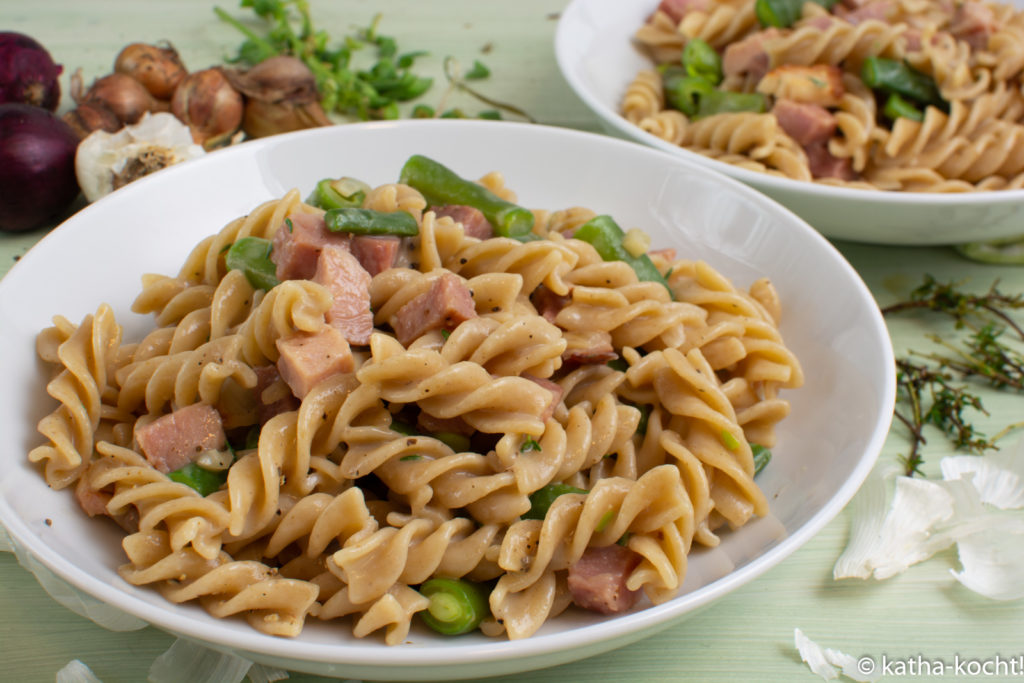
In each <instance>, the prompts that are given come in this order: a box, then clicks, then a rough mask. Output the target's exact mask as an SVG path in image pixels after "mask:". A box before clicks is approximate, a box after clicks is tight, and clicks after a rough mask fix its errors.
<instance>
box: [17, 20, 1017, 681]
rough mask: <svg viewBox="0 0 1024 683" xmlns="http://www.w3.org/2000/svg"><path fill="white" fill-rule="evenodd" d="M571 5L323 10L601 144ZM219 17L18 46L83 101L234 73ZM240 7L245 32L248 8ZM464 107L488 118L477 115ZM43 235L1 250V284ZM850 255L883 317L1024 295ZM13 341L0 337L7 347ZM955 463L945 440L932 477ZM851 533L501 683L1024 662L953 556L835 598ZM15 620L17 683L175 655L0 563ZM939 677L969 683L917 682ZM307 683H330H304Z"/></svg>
mask: <svg viewBox="0 0 1024 683" xmlns="http://www.w3.org/2000/svg"><path fill="white" fill-rule="evenodd" d="M623 1H624V2H625V1H628V0H623ZM564 4H565V3H564V2H562V1H558V0H515V1H514V2H507V3H497V2H493V1H487V0H483V1H472V0H446V1H444V2H440V1H434V2H428V1H426V0H419V1H416V0H403V1H401V2H384V1H382V2H368V1H365V0H332V1H330V2H327V1H324V0H321V1H320V2H314V3H313V12H314V18H315V19H316V21H317V23H318V24H319V25H321V26H322V27H324V28H326V29H328V30H329V31H331V32H332V35H341V34H342V33H343V32H345V31H347V30H349V29H350V28H351V27H353V26H363V25H366V24H367V23H368V22H369V20H370V19H371V18H372V16H373V14H374V13H375V12H381V13H382V14H383V19H382V21H381V24H380V30H381V32H382V33H385V34H388V35H393V36H395V37H396V38H397V39H398V41H399V46H400V48H401V49H402V50H412V49H425V50H428V51H429V52H430V53H431V56H430V57H428V58H425V59H424V60H422V62H421V68H420V70H421V71H424V72H427V73H430V74H432V75H434V76H435V77H437V79H438V85H436V86H435V87H434V88H433V89H432V91H431V92H430V93H429V94H428V95H427V96H426V97H425V98H424V101H425V102H427V103H429V104H432V105H437V104H438V102H439V99H440V97H441V93H442V91H443V77H442V71H441V61H442V59H443V58H444V57H445V56H447V55H451V56H454V57H455V58H456V59H458V60H459V61H460V62H461V63H463V64H464V65H466V66H467V67H468V66H469V65H470V64H471V63H472V60H473V59H475V58H480V59H482V60H483V61H485V62H486V63H487V65H488V66H489V67H490V68H491V70H492V77H491V79H490V80H489V81H486V82H484V83H482V84H481V85H480V87H481V89H482V90H484V91H485V92H487V94H489V95H491V96H493V97H496V98H497V99H501V100H505V101H511V102H515V103H516V104H517V105H518V106H520V107H522V108H524V109H525V110H527V111H529V112H530V113H531V114H532V115H533V116H534V117H535V118H536V119H537V120H538V121H540V122H542V123H547V124H553V125H560V126H570V127H575V128H582V129H588V130H597V129H598V126H597V121H596V119H595V118H594V117H593V116H592V115H591V114H590V113H589V112H588V111H587V110H586V109H585V108H584V107H583V105H582V104H581V103H580V102H579V101H578V100H577V99H576V97H575V96H574V95H573V94H572V93H571V92H570V91H569V90H568V88H567V86H566V85H565V83H564V80H563V79H562V77H561V75H560V74H559V72H558V69H557V66H556V64H555V60H554V53H553V37H554V31H555V25H556V20H557V15H558V12H559V11H560V10H561V9H562V7H563V6H564ZM212 7H213V3H211V2H207V1H205V0H177V1H174V2H170V1H168V2H142V1H139V0H135V1H132V0H116V1H115V0H92V1H90V2H82V1H81V0H60V1H57V0H35V1H34V2H22V1H13V0H0V30H4V29H10V30H18V31H22V32H25V33H28V34H30V35H33V36H34V37H36V38H37V39H38V40H40V41H41V42H42V43H43V44H45V45H46V46H47V47H48V48H49V49H50V50H51V52H52V53H53V55H54V57H55V58H56V60H57V61H59V62H61V63H63V64H64V65H65V76H64V80H63V83H64V85H65V87H66V85H67V75H68V74H70V73H71V72H72V71H74V70H75V69H76V68H79V67H81V68H82V72H83V75H84V76H85V78H86V82H89V81H91V79H92V78H94V77H96V76H99V75H102V74H103V73H106V72H107V71H109V70H110V67H111V64H112V62H113V59H114V56H115V55H116V53H117V51H118V50H119V49H120V47H121V46H123V45H124V44H126V43H128V42H133V41H146V42H155V41H158V40H162V39H167V40H170V41H172V42H173V43H174V44H175V46H176V47H177V48H178V49H179V51H180V52H181V54H182V56H183V58H184V59H185V62H186V64H187V66H188V67H189V68H190V69H193V70H195V69H198V68H203V67H205V66H209V65H213V64H216V63H218V62H219V61H220V59H221V57H222V56H223V55H226V54H229V53H230V52H231V50H232V49H233V48H234V47H236V46H237V45H238V43H239V36H238V35H237V34H236V33H235V32H234V31H233V29H230V28H229V27H227V26H225V25H223V24H220V23H219V22H218V21H217V20H216V19H215V18H214V16H213V11H212ZM223 7H224V8H225V9H227V10H229V11H232V12H233V13H236V15H240V16H245V15H244V13H242V12H241V11H240V10H237V8H236V7H235V5H234V4H233V3H229V2H225V3H224V4H223ZM68 101H69V98H67V96H65V99H64V105H63V107H62V108H64V109H66V108H68V106H69V105H68ZM448 104H449V105H460V106H466V107H467V108H468V109H471V110H473V111H475V110H477V109H478V108H479V107H477V105H475V104H474V103H472V102H471V101H468V100H465V99H462V98H454V99H450V100H449V101H448ZM1022 225H1024V221H1022ZM43 234H44V233H43V232H42V231H37V232H34V233H31V234H25V235H16V236H10V235H0V275H2V274H4V273H6V272H7V270H8V269H9V268H10V267H11V265H12V264H13V263H14V261H15V260H16V258H17V257H18V256H20V255H21V254H23V253H24V252H25V251H26V250H27V249H28V248H29V247H30V246H31V245H32V244H33V243H34V242H35V241H36V240H37V239H39V238H40V237H41V236H42V235H43ZM837 246H839V248H840V249H841V250H842V251H843V253H844V254H845V255H846V256H847V258H848V259H849V260H850V261H851V263H852V264H853V265H854V266H855V267H856V268H857V269H858V271H859V272H860V273H861V275H862V276H863V278H864V279H865V281H866V282H867V284H868V285H869V287H870V288H871V290H872V291H873V292H874V294H875V296H876V299H877V300H878V301H879V302H880V304H883V305H884V304H886V303H891V302H893V301H895V300H897V299H898V298H901V297H903V296H905V295H906V293H907V291H908V290H909V289H910V288H912V287H913V286H915V285H917V284H918V283H919V282H920V281H921V278H922V277H923V275H924V274H925V273H930V274H931V275H933V276H935V277H937V278H939V279H940V280H950V279H955V280H964V281H966V282H967V283H968V284H969V286H970V287H972V288H974V289H977V290H984V289H986V288H987V287H988V286H989V285H990V284H991V283H992V282H993V281H994V280H996V279H998V280H999V281H1000V287H1001V288H1002V289H1003V290H1004V291H1007V292H1017V291H1021V290H1022V289H1024V268H1021V269H1015V268H1010V267H993V266H985V265H981V264H976V263H971V262H968V261H965V260H963V259H962V258H960V257H959V256H958V255H957V254H956V253H955V252H954V251H953V250H952V249H947V248H920V249H914V248H892V247H876V246H868V245H858V244H838V245H837ZM2 325H3V323H2V321H0V334H2ZM890 329H891V332H892V335H893V341H894V344H895V346H896V349H897V352H900V351H902V350H905V349H907V348H919V347H921V346H923V345H925V344H926V343H927V342H926V341H925V340H924V337H923V335H924V334H925V333H927V332H929V331H931V330H940V329H944V328H943V327H942V326H941V325H938V324H934V325H933V323H931V322H930V321H929V319H928V318H922V317H903V318H899V319H894V320H892V321H890ZM837 390H841V388H837ZM985 400H986V407H987V408H988V409H989V411H990V413H991V416H990V417H989V418H987V419H984V420H981V421H980V422H979V426H980V427H981V428H982V429H983V431H986V432H987V433H993V432H995V431H997V430H998V429H999V428H1000V427H1002V426H1003V425H1005V424H1008V423H1010V422H1016V421H1019V420H1020V419H1021V418H1022V413H1024V411H1022V410H1021V407H1022V404H1024V402H1022V401H1021V399H1020V398H1019V397H1008V396H1004V395H999V394H996V393H992V392H988V393H985ZM823 428H827V425H825V426H823ZM905 447H906V440H905V437H904V435H903V434H902V432H901V431H900V430H898V429H897V430H894V432H893V433H892V434H890V436H889V439H888V441H887V443H886V446H885V449H884V452H883V454H882V461H883V462H893V461H895V459H896V455H897V453H899V452H902V451H904V450H905ZM940 447H941V444H939V440H938V439H933V443H932V444H931V446H930V452H932V453H934V454H935V455H934V457H933V459H932V466H933V467H932V471H934V465H935V462H936V461H937V458H938V453H939V452H940V451H941V448H940ZM4 457H18V454H10V453H5V454H4ZM847 525H848V518H847V515H846V513H844V514H841V515H840V516H839V517H838V518H837V519H836V520H835V521H834V522H832V523H831V524H829V525H828V526H827V527H826V528H825V529H824V530H823V531H822V532H821V533H820V534H818V536H817V537H815V538H814V539H813V540H812V541H810V542H809V543H808V544H807V545H806V546H804V547H803V548H801V549H800V550H799V551H797V552H796V553H795V554H793V555H792V556H791V557H790V558H788V559H787V560H786V561H785V562H784V563H782V564H781V565H780V566H778V567H775V568H774V569H772V570H771V571H769V572H767V573H766V574H765V575H764V576H762V577H761V578H759V579H757V580H755V581H754V582H752V583H750V584H748V585H747V586H745V587H743V588H741V589H740V590H737V591H736V592H734V593H732V594H730V595H728V596H727V597H725V598H724V599H722V600H721V601H719V602H717V603H716V604H714V605H713V606H711V607H710V608H708V609H706V610H704V611H703V612H701V613H700V614H698V615H696V616H695V617H693V618H692V619H690V620H688V621H685V622H683V623H681V624H679V625H677V626H674V627H672V628H670V629H668V630H666V631H664V632H662V633H661V634H659V635H657V636H654V637H652V638H649V639H647V640H645V641H641V642H639V643H636V644H634V645H631V646H629V647H626V648H623V649H620V650H617V651H613V652H609V653H607V654H604V655H602V656H599V657H594V658H591V659H589V660H586V661H582V662H577V663H574V664H568V665H564V666H561V667H557V668H554V669H548V670H543V671H537V672H533V673H529V674H524V675H520V676H509V677H506V678H499V679H491V680H494V681H509V682H511V681H529V682H531V683H542V682H543V683H547V682H552V683H553V682H556V681H557V682H559V683H562V682H564V681H577V680H581V681H582V680H585V681H593V682H597V681H622V680H629V681H632V682H636V683H642V682H645V681H676V680H693V681H813V680H820V679H818V678H817V677H816V676H815V675H814V674H812V673H811V672H810V671H809V670H808V669H807V667H806V666H805V665H804V664H802V663H801V662H800V659H799V656H798V655H797V653H796V650H795V648H794V647H793V629H794V628H800V629H802V630H803V631H804V632H805V633H806V634H807V635H808V636H809V637H811V638H812V639H814V640H816V641H818V642H819V643H821V644H822V645H824V646H828V647H833V648H838V649H840V650H843V651H844V652H847V653H850V654H853V655H855V656H860V655H869V656H872V657H875V658H876V659H879V658H881V656H882V655H883V654H884V655H887V656H888V657H889V658H891V659H898V658H903V657H916V656H918V655H921V656H923V657H924V658H926V659H929V660H931V659H935V658H943V659H946V660H952V659H953V657H954V656H957V655H959V656H960V657H962V658H979V659H990V658H992V657H994V656H995V655H997V654H998V655H1000V656H1002V657H1011V656H1015V655H1020V654H1024V604H1022V602H1021V601H1017V602H1011V603H998V602H992V601H989V600H987V599H984V598H980V597H978V596H976V595H973V594H971V593H969V592H968V591H966V590H965V589H963V588H962V587H961V586H959V584H957V583H956V582H955V581H954V580H953V578H952V577H951V576H950V573H949V570H950V569H951V568H955V567H956V566H957V561H956V557H955V554H954V553H953V552H947V553H944V554H941V555H939V556H937V557H935V558H933V559H932V560H930V561H928V562H926V563H923V564H921V565H918V566H915V567H913V568H911V569H910V570H909V571H908V572H907V573H905V574H903V575H901V576H898V577H896V578H893V579H890V580H888V581H885V582H874V581H872V582H861V581H852V582H851V581H845V582H838V583H837V582H835V581H833V580H832V578H831V570H832V565H833V563H834V562H835V559H836V558H837V557H838V555H839V554H840V552H841V551H842V549H843V547H844V544H845V542H846V533H847ZM1022 580H1024V577H1022ZM0 615H2V616H0V681H11V682H17V683H35V682H37V681H52V680H54V674H55V672H56V671H57V670H58V669H60V668H61V667H62V666H63V665H64V664H66V663H67V662H68V661H69V660H70V659H73V658H78V659H81V660H82V661H84V662H85V663H86V664H88V665H89V666H90V667H92V669H93V671H94V672H95V673H96V674H97V675H98V676H99V677H100V678H101V680H103V681H104V682H105V683H127V682H134V681H144V680H145V679H146V673H147V671H148V669H149V665H150V663H151V662H152V661H153V659H154V658H155V657H156V656H158V655H159V654H160V653H162V652H163V651H164V650H165V649H166V648H167V647H169V646H170V644H171V642H172V638H171V637H170V636H168V635H166V634H164V633H162V632H160V631H158V630H156V629H152V628H148V629H145V630H143V631H136V632H130V633H112V632H108V631H105V630H104V629H101V628H99V627H97V626H95V625H94V624H92V623H91V622H89V621H88V620H86V619H83V618H81V617H79V616H77V615H75V614H73V613H72V612H70V611H68V610H66V609H65V608H63V607H61V606H60V605H58V604H57V603H55V602H54V601H53V600H51V599H50V598H49V596H47V595H46V593H44V592H43V590H42V589H41V588H40V587H39V586H38V585H37V584H36V582H35V580H34V579H33V577H32V576H31V575H30V574H28V573H27V572H26V571H24V570H22V569H21V568H20V567H19V566H18V564H17V562H16V560H15V559H14V557H13V556H11V555H9V554H6V553H0ZM936 678H940V679H946V680H953V679H954V678H955V676H953V675H947V676H943V677H937V676H924V677H918V678H917V680H934V679H936ZM986 678H987V679H988V680H998V679H996V678H992V677H986ZM290 680H292V681H300V682H303V683H305V682H310V681H319V680H325V679H321V678H318V677H315V676H308V675H303V674H297V673H293V675H292V677H291V679H290ZM904 680H914V678H913V677H908V678H906V679H904Z"/></svg>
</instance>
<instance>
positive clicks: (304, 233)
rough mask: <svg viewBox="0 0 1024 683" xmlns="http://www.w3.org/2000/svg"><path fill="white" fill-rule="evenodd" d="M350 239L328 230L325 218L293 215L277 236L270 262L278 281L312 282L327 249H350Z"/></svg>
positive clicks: (308, 214)
mask: <svg viewBox="0 0 1024 683" xmlns="http://www.w3.org/2000/svg"><path fill="white" fill-rule="evenodd" d="M348 242H349V236H348V235H347V234H342V233H333V232H331V231H330V230H328V229H327V224H326V223H324V218H323V216H317V215H315V214H311V213H293V214H290V215H289V216H288V218H286V219H285V222H284V224H283V225H281V227H280V228H278V229H277V232H276V233H274V240H273V245H272V246H273V248H272V249H271V252H270V260H271V261H273V262H274V265H276V266H277V279H278V280H311V279H312V278H313V274H314V273H316V265H317V261H318V260H319V258H320V252H321V251H322V250H323V248H324V246H326V245H328V244H331V245H335V246H337V247H342V248H345V249H347V248H348Z"/></svg>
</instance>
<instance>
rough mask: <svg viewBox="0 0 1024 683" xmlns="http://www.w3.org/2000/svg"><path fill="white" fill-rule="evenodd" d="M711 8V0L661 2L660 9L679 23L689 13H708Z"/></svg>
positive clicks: (665, 0)
mask: <svg viewBox="0 0 1024 683" xmlns="http://www.w3.org/2000/svg"><path fill="white" fill-rule="evenodd" d="M710 8H711V0H661V4H660V5H658V9H659V10H660V11H662V12H664V13H665V14H667V15H668V16H669V17H671V19H672V21H675V22H679V21H681V20H682V18H683V17H685V16H686V15H687V13H689V12H694V11H697V12H706V11H707V10H708V9H710Z"/></svg>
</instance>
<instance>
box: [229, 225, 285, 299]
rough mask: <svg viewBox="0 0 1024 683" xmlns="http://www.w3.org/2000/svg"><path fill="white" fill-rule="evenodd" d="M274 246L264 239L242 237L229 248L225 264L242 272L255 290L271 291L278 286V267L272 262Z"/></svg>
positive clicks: (230, 268)
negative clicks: (271, 253)
mask: <svg viewBox="0 0 1024 683" xmlns="http://www.w3.org/2000/svg"><path fill="white" fill-rule="evenodd" d="M272 250H273V244H272V243H271V242H270V240H267V239H263V238H262V237H242V238H241V239H238V240H236V241H235V243H234V244H232V245H231V246H230V247H229V248H228V252H227V254H226V255H225V256H224V263H225V264H226V265H227V267H228V270H240V271H242V273H243V274H244V275H245V279H246V280H248V281H249V284H250V285H252V286H253V287H254V288H255V289H265V290H267V291H270V290H271V289H273V288H274V287H276V286H277V284H278V279H277V266H276V265H274V262H273V261H271V260H270V252H271V251H272Z"/></svg>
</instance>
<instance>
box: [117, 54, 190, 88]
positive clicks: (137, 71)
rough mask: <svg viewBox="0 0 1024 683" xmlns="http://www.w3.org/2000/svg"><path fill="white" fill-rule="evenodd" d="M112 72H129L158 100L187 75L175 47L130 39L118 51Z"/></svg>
mask: <svg viewBox="0 0 1024 683" xmlns="http://www.w3.org/2000/svg"><path fill="white" fill-rule="evenodd" d="M114 72H115V73H121V74H126V75H128V76H131V77H132V78H134V79H135V80H137V81H138V82H139V83H141V84H142V85H143V86H144V87H145V88H146V90H148V91H149V93H150V94H151V95H152V96H153V97H155V98H157V99H160V100H169V99H171V96H172V95H174V89H175V88H177V87H178V84H179V83H181V81H182V79H184V78H185V76H187V75H188V71H187V70H186V69H185V65H184V64H183V63H182V61H181V57H180V56H179V55H178V51H177V50H175V49H174V47H173V46H171V45H170V44H169V43H168V44H167V45H166V46H158V45H148V44H146V43H131V44H129V45H126V46H125V47H124V49H122V50H121V52H120V53H118V55H117V58H116V59H115V60H114Z"/></svg>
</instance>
